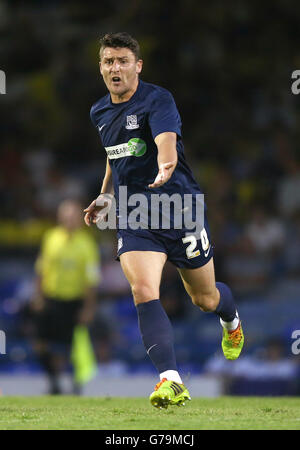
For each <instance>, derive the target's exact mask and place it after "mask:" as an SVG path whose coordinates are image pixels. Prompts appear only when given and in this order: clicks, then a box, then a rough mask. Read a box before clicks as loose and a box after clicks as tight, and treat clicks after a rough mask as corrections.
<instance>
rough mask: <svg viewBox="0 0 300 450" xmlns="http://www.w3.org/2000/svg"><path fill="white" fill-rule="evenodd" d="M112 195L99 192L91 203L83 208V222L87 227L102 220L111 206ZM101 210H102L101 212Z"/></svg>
mask: <svg viewBox="0 0 300 450" xmlns="http://www.w3.org/2000/svg"><path fill="white" fill-rule="evenodd" d="M111 204H112V195H111V194H100V195H99V196H98V197H97V198H96V199H95V200H93V201H92V203H91V204H90V205H89V206H88V207H87V208H86V209H84V210H83V212H85V213H86V214H85V216H84V222H85V224H86V225H87V226H88V227H89V226H90V225H91V223H97V222H102V221H103V220H104V219H105V217H106V216H107V213H108V211H109V209H110V207H111ZM102 210H103V212H101V211H102Z"/></svg>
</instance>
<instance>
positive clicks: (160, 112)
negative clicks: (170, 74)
mask: <svg viewBox="0 0 300 450" xmlns="http://www.w3.org/2000/svg"><path fill="white" fill-rule="evenodd" d="M149 126H150V128H151V132H152V137H153V139H155V138H156V136H157V135H158V134H160V133H165V132H174V133H176V134H177V135H178V136H181V119H180V115H179V112H178V110H177V107H176V104H175V101H174V98H173V96H172V94H171V93H170V92H168V91H167V90H163V91H162V92H157V93H156V95H155V98H154V99H153V102H152V104H151V109H150V113H149Z"/></svg>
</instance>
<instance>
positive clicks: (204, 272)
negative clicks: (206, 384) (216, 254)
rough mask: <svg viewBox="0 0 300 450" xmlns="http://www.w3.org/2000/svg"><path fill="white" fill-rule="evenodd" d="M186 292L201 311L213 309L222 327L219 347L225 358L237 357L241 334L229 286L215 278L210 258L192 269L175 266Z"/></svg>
mask: <svg viewBox="0 0 300 450" xmlns="http://www.w3.org/2000/svg"><path fill="white" fill-rule="evenodd" d="M178 270H179V273H180V276H181V278H182V281H183V284H184V286H185V289H186V291H187V293H188V294H189V295H190V297H191V299H192V302H193V303H194V305H196V306H198V307H199V308H200V309H202V311H205V312H214V313H216V314H217V315H218V316H219V317H220V322H221V325H222V326H223V330H224V331H223V341H222V348H223V351H224V355H225V356H226V358H227V359H236V358H237V357H238V356H239V354H240V352H241V349H242V347H243V342H244V336H243V332H242V329H241V325H240V320H239V316H238V313H237V309H236V305H235V302H234V298H233V295H232V292H231V289H230V288H229V287H228V286H227V285H226V284H225V283H221V282H217V283H216V281H215V271H214V263H213V258H211V259H210V260H209V261H208V262H207V263H206V264H205V265H203V266H201V267H198V268H195V269H182V268H181V269H178Z"/></svg>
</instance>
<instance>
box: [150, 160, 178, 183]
mask: <svg viewBox="0 0 300 450" xmlns="http://www.w3.org/2000/svg"><path fill="white" fill-rule="evenodd" d="M175 167H176V161H171V162H167V163H163V164H161V165H160V166H159V171H158V174H157V176H156V178H155V180H154V182H153V183H152V184H148V187H149V188H157V187H160V186H162V185H163V184H165V183H166V182H167V181H168V180H169V179H170V178H171V175H172V173H173V170H174V169H175Z"/></svg>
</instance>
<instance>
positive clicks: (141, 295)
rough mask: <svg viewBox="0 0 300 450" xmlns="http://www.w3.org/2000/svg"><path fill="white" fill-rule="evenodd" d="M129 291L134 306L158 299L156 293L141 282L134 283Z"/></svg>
mask: <svg viewBox="0 0 300 450" xmlns="http://www.w3.org/2000/svg"><path fill="white" fill-rule="evenodd" d="M131 291H132V295H133V299H134V303H135V304H136V305H138V304H139V303H144V302H147V301H149V300H155V299H157V298H158V293H157V292H155V290H154V289H153V287H152V286H150V285H149V284H148V283H145V282H142V281H139V282H137V283H134V284H133V285H132V286H131Z"/></svg>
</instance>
